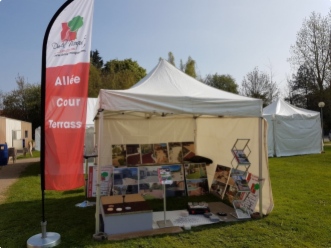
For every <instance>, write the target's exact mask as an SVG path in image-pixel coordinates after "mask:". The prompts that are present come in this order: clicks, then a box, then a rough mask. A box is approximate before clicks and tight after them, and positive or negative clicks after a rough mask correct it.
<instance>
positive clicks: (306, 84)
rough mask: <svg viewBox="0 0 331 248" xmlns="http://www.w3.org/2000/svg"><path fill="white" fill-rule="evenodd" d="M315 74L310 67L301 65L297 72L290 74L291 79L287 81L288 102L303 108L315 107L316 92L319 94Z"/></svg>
mask: <svg viewBox="0 0 331 248" xmlns="http://www.w3.org/2000/svg"><path fill="white" fill-rule="evenodd" d="M315 81H316V79H315V74H314V72H313V71H312V69H311V68H308V67H306V66H305V65H302V66H300V67H299V69H298V71H297V74H293V75H292V80H289V81H288V85H289V90H290V95H289V100H290V103H291V104H293V105H295V106H297V107H300V108H305V109H316V108H315V105H316V106H317V103H316V100H314V99H315V98H316V94H317V95H319V93H318V89H317V87H316V86H317V84H316V83H315Z"/></svg>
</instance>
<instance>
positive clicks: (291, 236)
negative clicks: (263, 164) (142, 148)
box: [0, 146, 331, 248]
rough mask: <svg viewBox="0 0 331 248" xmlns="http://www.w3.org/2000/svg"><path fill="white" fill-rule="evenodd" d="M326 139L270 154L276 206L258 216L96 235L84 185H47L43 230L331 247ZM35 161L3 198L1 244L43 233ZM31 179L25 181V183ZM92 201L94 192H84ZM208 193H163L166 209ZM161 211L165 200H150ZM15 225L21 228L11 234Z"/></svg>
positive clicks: (64, 235) (78, 237)
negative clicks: (166, 230) (305, 148)
mask: <svg viewBox="0 0 331 248" xmlns="http://www.w3.org/2000/svg"><path fill="white" fill-rule="evenodd" d="M330 166H331V146H325V153H322V154H315V155H304V156H293V157H282V158H270V160H269V169H270V178H271V185H272V190H273V192H272V193H273V199H274V203H275V207H274V209H273V211H272V212H271V213H270V214H269V215H268V216H265V217H264V218H262V219H259V220H249V221H238V222H220V223H216V224H212V225H204V226H199V227H193V228H192V229H191V230H190V231H184V232H182V233H178V234H171V235H169V234H167V235H158V236H152V237H142V238H135V239H127V240H123V241H101V242H98V241H94V240H93V239H92V235H93V234H94V232H95V208H93V207H91V208H77V207H76V206H75V204H77V203H79V202H82V201H83V200H84V188H83V187H82V188H80V189H77V190H71V191H65V192H57V191H45V214H46V221H47V231H52V232H57V233H59V234H60V235H61V244H60V245H59V247H66V248H70V247H114V248H117V247H118V248H119V247H145V248H148V247H162V248H163V247H192V248H200V247H215V246H217V247H218V246H219V247H248V248H250V247H252V248H253V247H294V248H296V247H298V248H302V247H314V248H319V247H321V248H322V247H330V246H331V240H330V233H331V226H330V223H331V215H330V213H331V199H330V192H329V190H328V189H330V188H331V180H330V178H331V170H330ZM39 174H40V168H39V163H36V164H31V165H30V166H29V167H28V168H27V170H26V171H25V172H23V174H22V176H21V177H20V179H19V180H18V181H17V182H16V183H15V184H14V185H13V186H11V187H10V188H9V191H8V192H7V199H6V201H5V202H4V203H3V204H1V205H0V212H1V215H0V223H1V225H0V237H1V247H25V246H26V241H27V240H28V239H29V238H30V237H32V236H33V235H35V234H38V233H40V231H41V230H40V221H41V219H40V218H41V191H40V176H39ZM27 185H29V187H27ZM89 200H90V201H95V199H89ZM218 200H219V198H216V197H215V196H213V195H209V196H201V197H194V198H187V197H181V198H167V210H169V211H170V210H175V209H185V208H186V204H187V202H188V201H193V202H194V201H197V202H199V201H206V202H215V201H218ZM148 202H149V204H150V205H151V206H152V207H153V209H154V211H163V201H162V200H149V201H148ZM14 233H19V235H18V236H15V238H13V234H14Z"/></svg>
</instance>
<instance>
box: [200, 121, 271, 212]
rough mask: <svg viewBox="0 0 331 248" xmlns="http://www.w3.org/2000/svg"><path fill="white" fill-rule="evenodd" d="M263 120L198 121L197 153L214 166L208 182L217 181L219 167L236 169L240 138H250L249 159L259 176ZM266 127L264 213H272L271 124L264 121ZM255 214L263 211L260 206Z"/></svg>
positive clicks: (263, 141)
mask: <svg viewBox="0 0 331 248" xmlns="http://www.w3.org/2000/svg"><path fill="white" fill-rule="evenodd" d="M259 121H260V119H259V118H221V119H220V118H218V119H215V118H214V119H208V118H207V119H206V118H198V119H197V139H196V140H197V142H196V146H197V154H198V155H203V156H206V157H209V158H211V159H212V160H213V164H212V165H210V166H209V167H208V181H209V183H211V182H212V180H213V175H214V172H215V170H216V166H217V165H224V166H227V167H232V164H231V161H232V159H233V154H232V152H231V149H232V147H233V145H234V144H235V142H236V140H237V139H249V143H248V146H249V149H250V150H251V154H250V155H249V160H250V162H251V166H250V167H249V172H250V173H252V174H253V175H255V176H259V132H260V130H259V125H258V122H259ZM263 123H264V128H263V130H262V132H263V138H262V179H264V182H263V191H262V204H263V206H262V212H263V214H268V213H270V212H271V210H272V208H273V206H274V204H273V199H272V191H271V183H270V178H269V168H268V156H267V143H266V130H267V123H266V122H265V121H263ZM255 211H257V212H258V211H259V203H258V204H257V205H256V208H255Z"/></svg>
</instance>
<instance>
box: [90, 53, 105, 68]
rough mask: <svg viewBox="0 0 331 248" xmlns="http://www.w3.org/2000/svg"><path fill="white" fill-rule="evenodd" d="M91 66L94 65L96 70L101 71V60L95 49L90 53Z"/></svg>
mask: <svg viewBox="0 0 331 248" xmlns="http://www.w3.org/2000/svg"><path fill="white" fill-rule="evenodd" d="M90 60H91V64H92V65H94V67H96V68H97V69H99V70H101V69H102V67H103V60H102V58H101V57H100V54H99V51H98V50H97V49H96V50H95V51H91V53H90Z"/></svg>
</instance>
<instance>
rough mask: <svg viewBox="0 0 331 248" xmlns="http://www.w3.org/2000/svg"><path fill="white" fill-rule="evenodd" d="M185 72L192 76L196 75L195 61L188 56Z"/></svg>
mask: <svg viewBox="0 0 331 248" xmlns="http://www.w3.org/2000/svg"><path fill="white" fill-rule="evenodd" d="M185 73H186V74H187V75H190V76H191V77H193V78H196V77H197V74H196V71H195V61H194V60H193V59H192V58H191V57H190V56H189V57H188V60H187V62H186V64H185Z"/></svg>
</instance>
